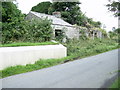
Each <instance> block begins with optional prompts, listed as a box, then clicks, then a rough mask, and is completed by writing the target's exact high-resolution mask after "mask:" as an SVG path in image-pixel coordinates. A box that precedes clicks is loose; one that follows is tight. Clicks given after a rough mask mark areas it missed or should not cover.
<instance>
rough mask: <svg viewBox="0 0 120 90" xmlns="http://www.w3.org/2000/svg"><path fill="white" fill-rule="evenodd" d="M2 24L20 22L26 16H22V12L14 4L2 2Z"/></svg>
mask: <svg viewBox="0 0 120 90" xmlns="http://www.w3.org/2000/svg"><path fill="white" fill-rule="evenodd" d="M1 5H2V6H1V10H2V22H3V23H5V22H8V23H10V22H12V23H13V22H14V24H15V23H16V22H19V21H20V20H23V19H24V15H23V14H21V11H20V10H19V9H17V6H16V5H15V4H14V3H13V2H2V4H1Z"/></svg>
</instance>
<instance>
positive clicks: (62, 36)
mask: <svg viewBox="0 0 120 90" xmlns="http://www.w3.org/2000/svg"><path fill="white" fill-rule="evenodd" d="M66 30H67V29H66V28H63V29H62V30H60V31H59V30H56V31H55V33H56V34H57V35H55V40H56V41H59V42H63V40H64V39H65V38H67V36H66V35H65V31H66Z"/></svg>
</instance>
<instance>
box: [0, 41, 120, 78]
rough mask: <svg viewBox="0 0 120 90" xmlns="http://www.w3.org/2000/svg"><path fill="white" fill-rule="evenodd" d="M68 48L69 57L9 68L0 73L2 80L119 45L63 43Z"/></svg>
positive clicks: (106, 43)
mask: <svg viewBox="0 0 120 90" xmlns="http://www.w3.org/2000/svg"><path fill="white" fill-rule="evenodd" d="M63 44H64V45H65V46H66V47H67V50H68V51H67V52H68V56H67V57H65V58H61V59H48V60H38V61H37V62H35V64H27V65H26V66H22V65H18V66H13V67H8V68H6V69H4V70H2V71H0V72H2V78H4V77H7V76H11V75H15V74H20V73H25V72H30V71H34V70H38V69H42V68H47V67H50V66H54V65H58V64H62V63H65V62H68V61H73V60H75V59H77V58H84V57H88V56H92V55H97V54H100V53H103V52H106V51H110V50H113V49H117V48H119V47H118V43H116V42H115V41H113V40H109V39H104V40H98V39H96V40H85V41H84V40H70V41H68V42H67V43H63Z"/></svg>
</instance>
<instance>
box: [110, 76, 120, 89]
mask: <svg viewBox="0 0 120 90" xmlns="http://www.w3.org/2000/svg"><path fill="white" fill-rule="evenodd" d="M113 88H119V89H120V77H119V78H117V79H116V80H115V82H114V83H113V84H112V85H111V86H110V90H113Z"/></svg>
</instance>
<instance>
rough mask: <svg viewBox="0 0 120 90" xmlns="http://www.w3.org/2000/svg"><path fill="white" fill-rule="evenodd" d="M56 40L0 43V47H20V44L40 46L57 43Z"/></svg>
mask: <svg viewBox="0 0 120 90" xmlns="http://www.w3.org/2000/svg"><path fill="white" fill-rule="evenodd" d="M56 44H58V43H55V42H41V43H29V42H27V43H11V44H0V47H18V46H39V45H56Z"/></svg>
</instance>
